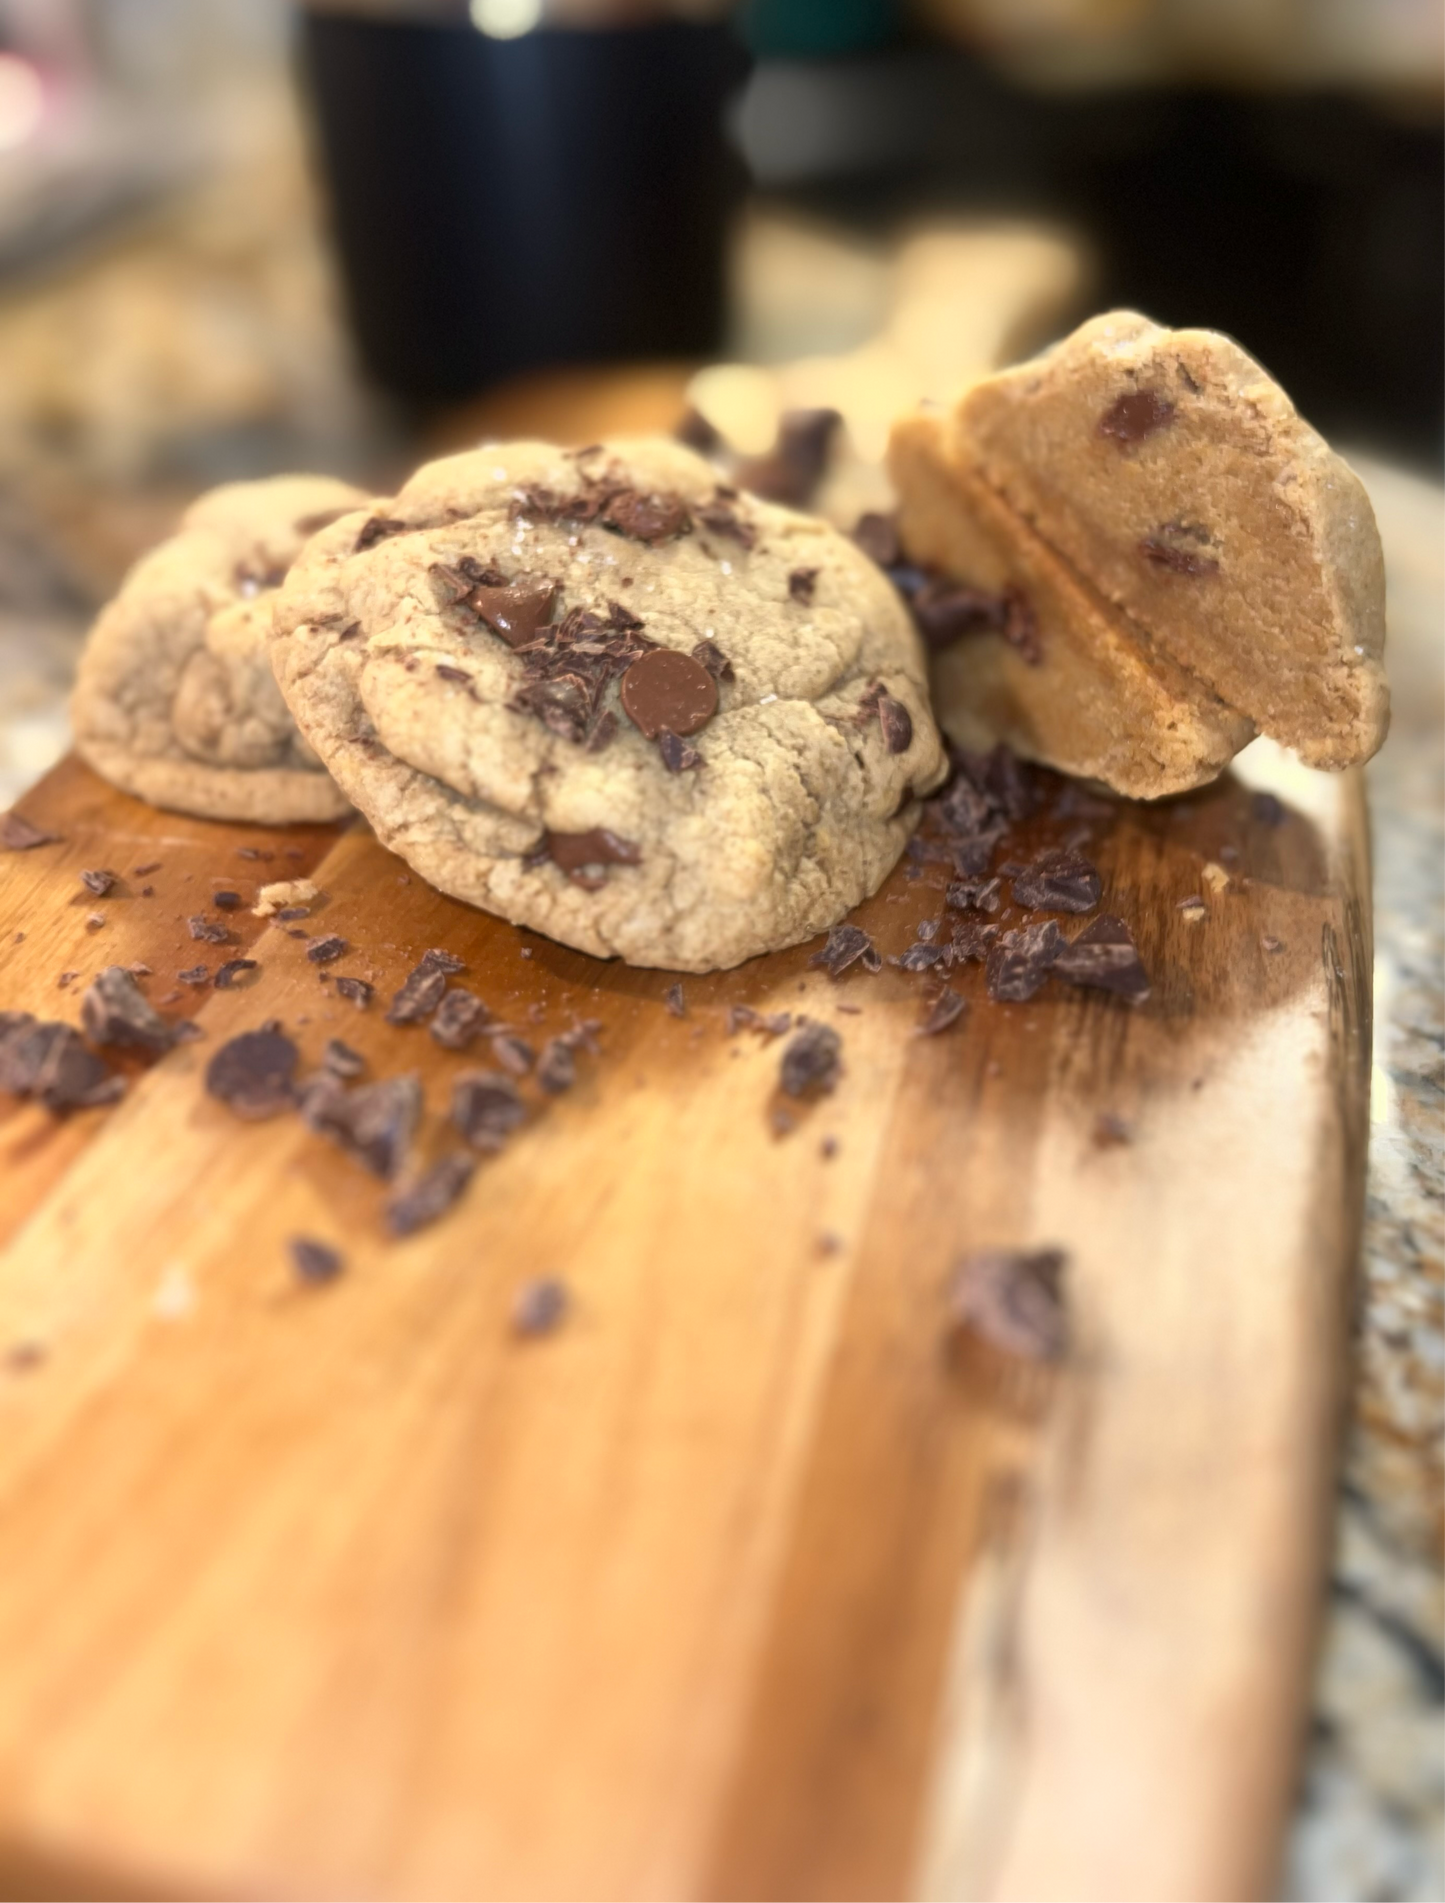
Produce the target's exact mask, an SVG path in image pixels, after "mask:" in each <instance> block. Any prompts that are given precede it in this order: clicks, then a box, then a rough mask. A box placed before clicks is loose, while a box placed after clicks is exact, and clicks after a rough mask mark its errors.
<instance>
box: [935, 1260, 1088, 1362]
mask: <svg viewBox="0 0 1445 1903" xmlns="http://www.w3.org/2000/svg"><path fill="white" fill-rule="evenodd" d="M1067 1260H1068V1258H1067V1257H1066V1256H1065V1254H1064V1252H1063V1250H1062V1249H1037V1250H1034V1251H1033V1252H1032V1253H1027V1252H1025V1251H1023V1250H1016V1249H986V1250H981V1251H980V1252H979V1253H978V1254H976V1255H970V1256H965V1257H964V1259H963V1260H962V1261H961V1262H960V1263H958V1265H957V1266H956V1267H955V1269H954V1271H953V1278H952V1285H951V1288H950V1291H949V1315H950V1320H951V1322H952V1325H953V1326H954V1327H955V1328H957V1329H963V1330H967V1331H968V1332H969V1333H970V1334H973V1335H976V1336H978V1337H979V1338H980V1339H981V1340H983V1341H985V1342H987V1343H988V1345H989V1346H990V1347H991V1348H997V1349H999V1350H1001V1351H1002V1352H1003V1353H1004V1354H1007V1355H1017V1356H1019V1357H1020V1358H1021V1359H1023V1360H1025V1361H1060V1360H1062V1359H1063V1357H1064V1355H1065V1353H1066V1352H1067V1350H1068V1345H1069V1329H1068V1318H1067V1315H1066V1313H1065V1308H1064V1297H1063V1290H1062V1287H1061V1281H1062V1277H1063V1272H1064V1266H1065V1263H1066V1262H1067Z"/></svg>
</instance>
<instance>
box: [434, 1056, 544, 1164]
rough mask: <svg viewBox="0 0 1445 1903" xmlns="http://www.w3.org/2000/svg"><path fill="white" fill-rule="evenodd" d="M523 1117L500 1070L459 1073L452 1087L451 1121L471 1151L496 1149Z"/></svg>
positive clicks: (513, 1090) (520, 1104) (514, 1090)
mask: <svg viewBox="0 0 1445 1903" xmlns="http://www.w3.org/2000/svg"><path fill="white" fill-rule="evenodd" d="M526 1114H527V1106H526V1105H525V1104H524V1103H523V1102H522V1098H521V1093H520V1092H519V1091H518V1089H517V1086H516V1085H515V1084H514V1083H513V1082H512V1080H511V1078H510V1077H505V1076H503V1074H502V1073H501V1071H497V1070H469V1071H463V1073H462V1074H461V1076H460V1077H458V1078H457V1080H456V1082H455V1083H454V1084H453V1085H452V1104H451V1119H452V1122H453V1124H454V1125H455V1126H456V1128H457V1129H458V1130H459V1131H460V1132H461V1134H462V1135H463V1136H464V1137H465V1138H466V1140H467V1142H468V1143H470V1144H471V1146H472V1148H473V1149H476V1150H500V1149H501V1148H502V1146H503V1144H504V1143H505V1142H506V1141H507V1138H508V1137H509V1136H510V1135H511V1134H512V1132H513V1130H515V1129H516V1127H517V1125H518V1124H519V1123H521V1122H522V1120H523V1118H524V1117H525V1116H526Z"/></svg>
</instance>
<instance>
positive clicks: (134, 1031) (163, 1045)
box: [80, 965, 176, 1056]
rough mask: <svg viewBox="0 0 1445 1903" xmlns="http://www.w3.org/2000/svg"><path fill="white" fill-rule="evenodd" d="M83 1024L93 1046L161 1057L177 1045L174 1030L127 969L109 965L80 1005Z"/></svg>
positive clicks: (122, 966) (121, 966)
mask: <svg viewBox="0 0 1445 1903" xmlns="http://www.w3.org/2000/svg"><path fill="white" fill-rule="evenodd" d="M80 1021H81V1024H82V1025H83V1026H84V1027H85V1034H86V1036H87V1037H88V1038H89V1039H90V1041H91V1043H92V1044H115V1045H118V1046H120V1047H121V1048H122V1049H126V1050H138V1051H149V1052H150V1053H151V1054H152V1055H153V1056H159V1055H160V1053H161V1052H162V1051H168V1050H169V1049H170V1048H171V1046H172V1045H173V1044H174V1043H175V1041H176V1034H175V1030H174V1028H173V1027H172V1026H171V1025H169V1024H167V1023H166V1021H165V1019H164V1018H163V1017H162V1016H161V1014H160V1013H159V1011H157V1010H156V1008H155V1006H154V1005H152V1004H151V1003H150V1002H149V1000H148V999H146V998H145V997H144V996H142V994H141V990H140V987H139V986H138V985H137V984H136V981H135V979H134V978H132V976H131V975H130V973H129V972H128V971H127V970H126V968H125V966H124V965H107V966H106V968H105V970H104V971H102V972H101V974H100V975H99V977H98V978H96V979H95V981H94V982H93V983H92V985H91V986H90V989H89V990H88V991H87V992H86V994H85V996H84V997H83V998H82V999H81V1001H80Z"/></svg>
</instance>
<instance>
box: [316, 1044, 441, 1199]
mask: <svg viewBox="0 0 1445 1903" xmlns="http://www.w3.org/2000/svg"><path fill="white" fill-rule="evenodd" d="M421 1108H422V1093H421V1080H420V1079H419V1078H418V1077H417V1075H416V1074H415V1072H408V1073H407V1074H406V1075H404V1076H401V1077H387V1078H383V1079H382V1080H381V1081H380V1082H378V1083H374V1084H360V1085H358V1086H357V1088H356V1089H354V1090H348V1089H347V1088H346V1085H345V1084H344V1083H342V1081H341V1079H340V1078H339V1077H335V1076H333V1075H332V1074H331V1073H330V1072H329V1071H324V1070H323V1071H320V1072H319V1073H318V1074H317V1075H316V1076H315V1077H313V1078H312V1079H311V1080H310V1082H309V1083H308V1084H307V1086H306V1089H305V1091H304V1092H303V1093H302V1097H301V1115H302V1117H303V1118H304V1119H305V1121H306V1123H307V1125H308V1126H309V1127H310V1128H311V1129H313V1130H315V1131H317V1132H319V1133H320V1134H321V1135H322V1136H328V1137H330V1138H331V1139H332V1141H333V1142H335V1143H338V1144H339V1145H340V1146H341V1148H342V1149H343V1150H345V1151H346V1152H347V1154H348V1155H349V1156H352V1157H354V1158H355V1159H356V1161H357V1162H358V1163H360V1164H361V1165H362V1167H363V1168H364V1169H368V1170H370V1171H371V1173H372V1175H373V1176H380V1177H383V1178H385V1179H387V1180H390V1179H391V1178H392V1177H394V1176H395V1175H397V1173H398V1172H399V1170H400V1169H401V1167H402V1164H403V1163H404V1162H405V1160H406V1156H407V1153H408V1151H409V1150H410V1147H411V1139H412V1135H413V1133H414V1132H415V1129H416V1126H417V1120H418V1119H419V1117H420V1116H421Z"/></svg>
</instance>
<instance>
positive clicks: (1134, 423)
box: [1099, 390, 1174, 446]
mask: <svg viewBox="0 0 1445 1903" xmlns="http://www.w3.org/2000/svg"><path fill="white" fill-rule="evenodd" d="M1173 420H1174V405H1173V404H1172V403H1171V402H1170V401H1169V399H1168V397H1166V396H1161V395H1160V393H1159V392H1158V391H1157V390H1125V391H1124V393H1123V395H1122V396H1117V397H1115V399H1114V401H1113V402H1112V403H1111V404H1110V405H1109V407H1108V409H1107V410H1105V412H1104V414H1103V415H1102V416H1101V417H1100V418H1099V434H1100V435H1101V436H1109V437H1112V438H1113V440H1114V441H1115V442H1116V443H1119V444H1120V445H1121V446H1127V445H1128V444H1130V443H1138V442H1142V441H1143V439H1144V438H1145V437H1146V436H1152V435H1153V434H1154V432H1155V430H1160V429H1163V428H1164V427H1165V425H1166V424H1168V423H1172V422H1173Z"/></svg>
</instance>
